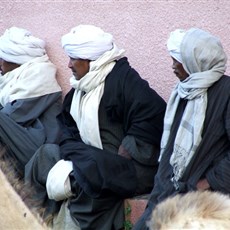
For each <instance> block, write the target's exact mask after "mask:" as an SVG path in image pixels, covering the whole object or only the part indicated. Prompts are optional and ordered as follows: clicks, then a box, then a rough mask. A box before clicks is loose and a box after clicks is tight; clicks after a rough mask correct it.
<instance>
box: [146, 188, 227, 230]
mask: <svg viewBox="0 0 230 230" xmlns="http://www.w3.org/2000/svg"><path fill="white" fill-rule="evenodd" d="M147 226H148V227H149V229H150V230H169V229H181V230H182V229H190V230H210V229H218V230H228V229H229V228H230V197H229V196H228V195H224V194H221V193H218V192H211V191H204V192H201V191H196V192H195V191H194V192H189V193H187V194H184V195H176V196H174V197H170V198H167V199H166V200H164V201H162V202H161V203H159V204H158V205H157V206H156V208H155V209H154V210H153V212H152V215H151V219H150V221H148V222H147Z"/></svg>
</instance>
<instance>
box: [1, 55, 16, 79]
mask: <svg viewBox="0 0 230 230" xmlns="http://www.w3.org/2000/svg"><path fill="white" fill-rule="evenodd" d="M19 66H20V65H18V64H16V63H12V62H8V61H5V60H3V59H2V58H0V71H1V74H2V75H4V74H6V73H8V72H10V71H12V70H14V69H16V68H18V67H19Z"/></svg>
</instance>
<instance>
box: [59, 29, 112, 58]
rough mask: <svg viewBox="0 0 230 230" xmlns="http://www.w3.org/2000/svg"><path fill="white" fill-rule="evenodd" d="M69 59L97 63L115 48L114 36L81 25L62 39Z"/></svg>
mask: <svg viewBox="0 0 230 230" xmlns="http://www.w3.org/2000/svg"><path fill="white" fill-rule="evenodd" d="M61 42H62V47H63V48H64V50H65V51H66V53H67V54H68V56H69V57H71V58H75V59H79V58H80V59H88V60H93V61H95V60H96V59H97V58H99V57H100V56H101V55H103V54H104V53H105V52H106V51H108V50H111V49H112V48H113V36H112V35H111V34H109V33H106V32H104V31H103V30H102V29H101V28H99V27H96V26H93V25H79V26H76V27H74V28H72V29H71V31H70V32H69V33H68V34H66V35H64V36H63V37H62V39H61Z"/></svg>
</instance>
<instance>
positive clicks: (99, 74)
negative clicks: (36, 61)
mask: <svg viewBox="0 0 230 230" xmlns="http://www.w3.org/2000/svg"><path fill="white" fill-rule="evenodd" d="M123 53H124V50H123V49H121V50H120V49H118V48H117V47H116V45H115V44H114V48H113V49H112V50H111V51H107V52H105V53H104V54H103V55H102V56H101V57H100V58H98V59H97V60H96V61H91V62H90V70H89V72H88V73H87V74H86V75H85V76H84V77H83V78H81V79H80V80H76V79H75V77H74V76H72V77H71V79H70V84H71V86H72V87H73V88H75V92H74V95H73V99H72V104H71V109H70V114H71V115H72V117H73V119H74V120H75V122H76V124H77V127H78V129H79V132H80V136H81V138H82V140H83V141H84V143H86V144H88V145H91V146H95V147H98V148H101V149H102V143H101V138H100V132H99V124H98V122H99V121H98V108H99V104H100V100H101V97H102V95H103V92H104V81H105V78H106V76H107V75H108V74H109V73H110V72H111V70H112V69H113V67H114V65H115V60H118V59H120V58H121V57H123ZM83 93H85V94H84V95H83Z"/></svg>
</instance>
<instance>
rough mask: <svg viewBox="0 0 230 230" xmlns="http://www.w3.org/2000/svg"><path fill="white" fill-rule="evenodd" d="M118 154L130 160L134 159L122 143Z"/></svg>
mask: <svg viewBox="0 0 230 230" xmlns="http://www.w3.org/2000/svg"><path fill="white" fill-rule="evenodd" d="M118 155H120V156H123V157H125V158H127V159H129V160H130V159H132V157H131V155H130V153H129V152H128V151H127V150H126V149H125V148H124V147H123V146H122V145H120V147H119V149H118Z"/></svg>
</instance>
